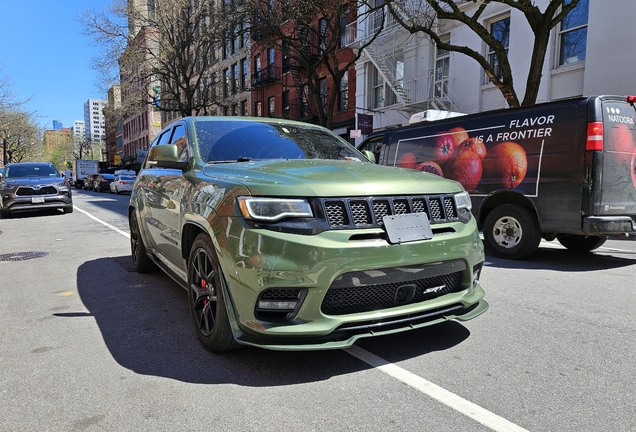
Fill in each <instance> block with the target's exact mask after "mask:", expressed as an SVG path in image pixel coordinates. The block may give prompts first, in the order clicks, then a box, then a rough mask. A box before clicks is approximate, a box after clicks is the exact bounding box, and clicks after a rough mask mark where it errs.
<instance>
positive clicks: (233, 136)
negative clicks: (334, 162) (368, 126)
mask: <svg viewBox="0 0 636 432" xmlns="http://www.w3.org/2000/svg"><path fill="white" fill-rule="evenodd" d="M196 133H197V141H198V145H199V152H200V155H201V158H202V159H203V160H204V161H207V162H214V161H236V160H238V159H239V158H251V159H255V160H256V159H347V158H353V159H356V160H362V159H366V158H361V157H360V154H359V153H358V152H357V151H355V149H354V148H353V147H351V145H350V144H349V143H347V142H346V141H344V140H342V139H341V138H340V137H339V136H337V135H335V134H333V133H332V132H331V131H328V130H323V129H319V128H314V127H304V126H302V125H300V126H299V125H296V124H294V125H291V124H266V123H259V122H250V121H227V122H226V121H209V122H197V123H196Z"/></svg>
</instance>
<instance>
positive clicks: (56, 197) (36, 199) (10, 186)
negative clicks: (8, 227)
mask: <svg viewBox="0 0 636 432" xmlns="http://www.w3.org/2000/svg"><path fill="white" fill-rule="evenodd" d="M45 208H61V209H62V210H63V211H64V213H72V212H73V196H72V194H71V186H70V184H69V182H68V181H67V180H66V179H64V177H62V174H60V172H59V171H58V170H57V169H56V168H55V166H53V164H52V163H50V162H20V163H10V164H7V166H6V167H5V171H4V175H3V176H2V178H1V179H0V211H1V214H2V217H3V218H5V219H7V218H10V217H11V215H12V214H13V213H14V212H17V211H22V210H34V209H45Z"/></svg>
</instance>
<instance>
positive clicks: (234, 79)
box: [232, 63, 239, 94]
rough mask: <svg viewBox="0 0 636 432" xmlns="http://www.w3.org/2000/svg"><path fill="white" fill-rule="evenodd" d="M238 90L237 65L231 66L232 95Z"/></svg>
mask: <svg viewBox="0 0 636 432" xmlns="http://www.w3.org/2000/svg"><path fill="white" fill-rule="evenodd" d="M238 90H239V67H238V63H235V64H233V65H232V94H236V93H237V92H238Z"/></svg>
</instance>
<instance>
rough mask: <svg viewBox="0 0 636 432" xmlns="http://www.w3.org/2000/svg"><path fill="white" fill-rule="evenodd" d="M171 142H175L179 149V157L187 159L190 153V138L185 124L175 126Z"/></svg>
mask: <svg viewBox="0 0 636 432" xmlns="http://www.w3.org/2000/svg"><path fill="white" fill-rule="evenodd" d="M170 143H171V144H174V145H176V146H177V148H178V149H179V153H178V154H179V159H180V160H185V159H187V154H188V151H187V150H188V146H187V144H188V140H187V139H186V128H185V126H183V125H177V126H175V128H174V132H173V133H172V140H170Z"/></svg>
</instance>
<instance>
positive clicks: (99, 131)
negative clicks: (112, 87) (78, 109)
mask: <svg viewBox="0 0 636 432" xmlns="http://www.w3.org/2000/svg"><path fill="white" fill-rule="evenodd" d="M107 105H108V101H107V100H103V99H89V100H87V101H86V102H84V125H85V135H86V138H88V139H89V140H90V141H91V142H95V141H101V140H103V139H106V119H105V118H104V108H105V107H106V106H107Z"/></svg>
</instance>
